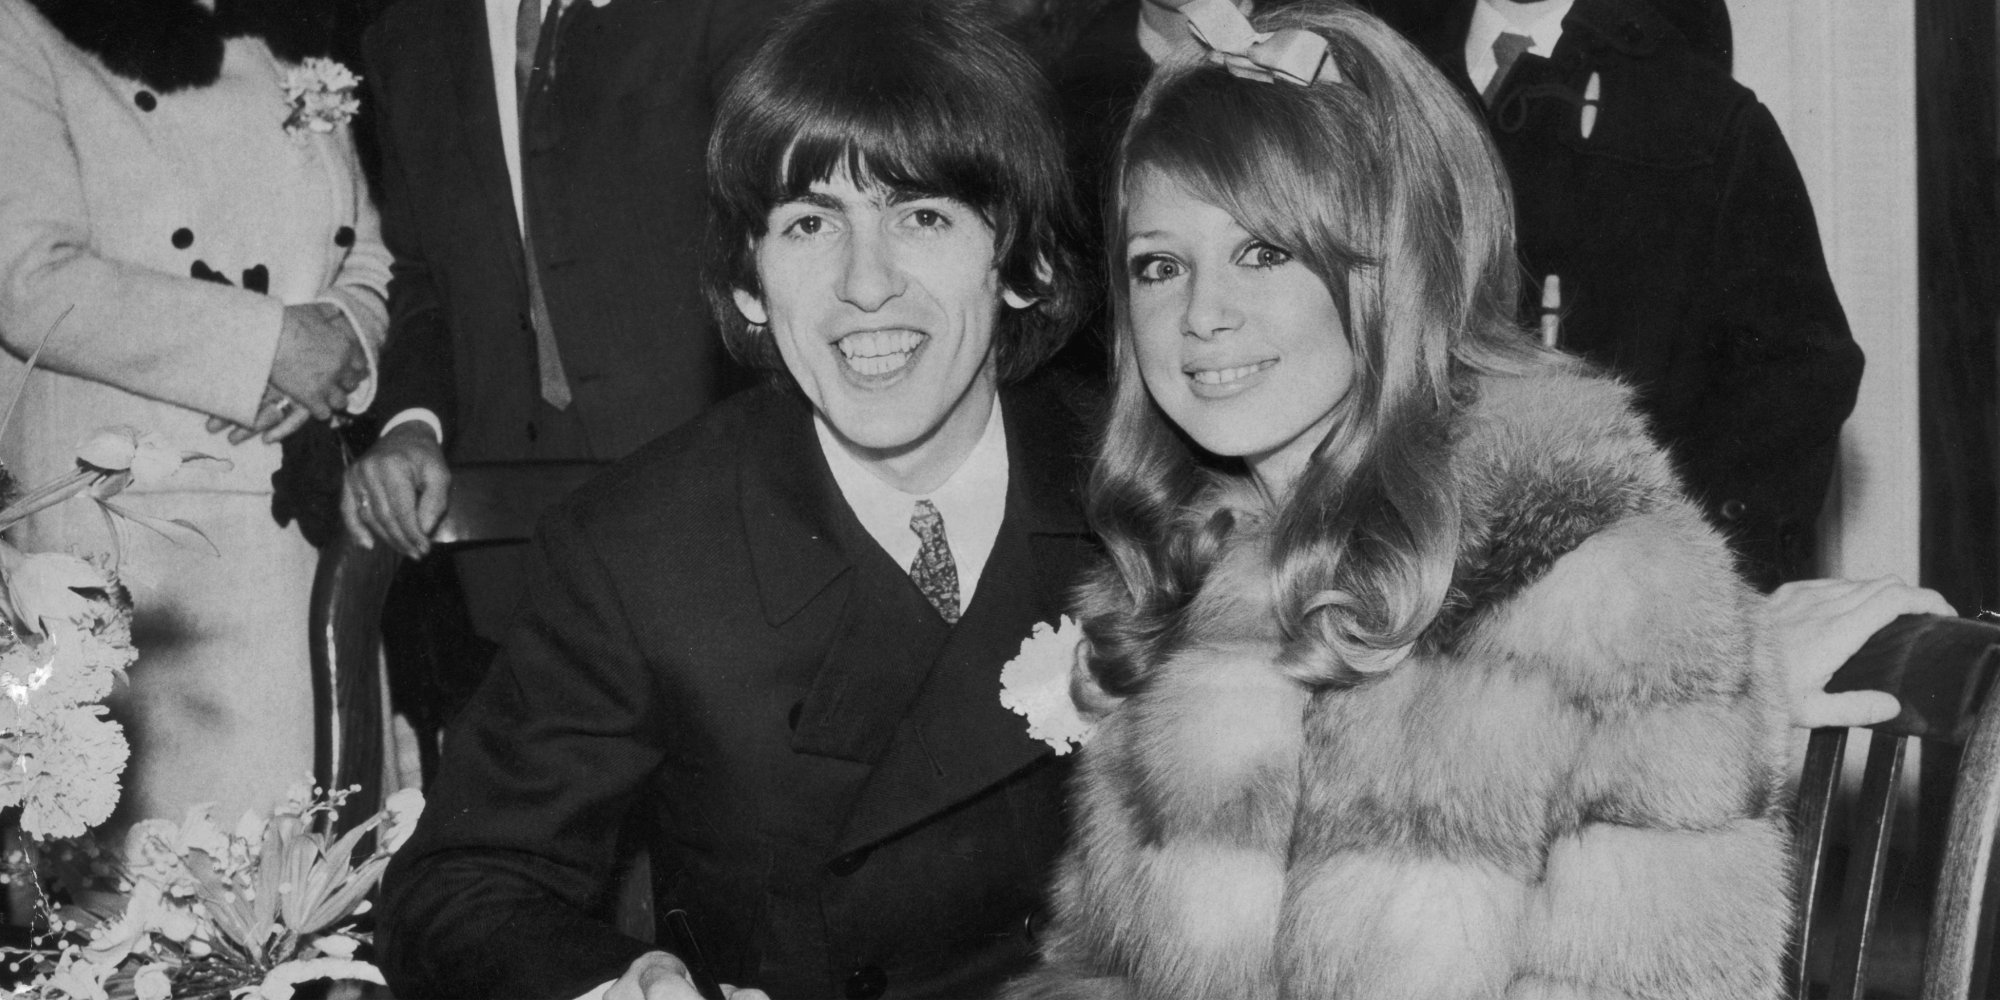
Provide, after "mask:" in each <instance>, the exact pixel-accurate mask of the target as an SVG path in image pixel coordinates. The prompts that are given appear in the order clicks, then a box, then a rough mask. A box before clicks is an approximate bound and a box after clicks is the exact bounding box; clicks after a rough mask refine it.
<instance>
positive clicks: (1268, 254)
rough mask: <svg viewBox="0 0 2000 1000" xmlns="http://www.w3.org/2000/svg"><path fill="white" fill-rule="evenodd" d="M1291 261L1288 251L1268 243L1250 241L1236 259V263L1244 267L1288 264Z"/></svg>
mask: <svg viewBox="0 0 2000 1000" xmlns="http://www.w3.org/2000/svg"><path fill="white" fill-rule="evenodd" d="M1291 261H1292V255H1291V254H1290V253H1288V252H1286V251H1284V250H1280V249H1278V248H1277V247H1274V246H1272V245H1270V244H1269V243H1252V244H1250V245H1249V246H1247V247H1244V248H1243V253H1242V255H1241V256H1239V257H1237V259H1236V262H1237V263H1238V264H1241V265H1243V266H1245V267H1277V266H1279V265H1281V264H1289V263H1291Z"/></svg>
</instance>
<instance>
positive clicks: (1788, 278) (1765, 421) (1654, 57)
mask: <svg viewBox="0 0 2000 1000" xmlns="http://www.w3.org/2000/svg"><path fill="white" fill-rule="evenodd" d="M1473 2H1474V0H1458V2H1456V3H1454V4H1453V5H1452V7H1451V8H1450V10H1449V12H1448V15H1447V16H1446V17H1444V18H1442V19H1440V20H1438V21H1436V22H1434V23H1433V24H1432V25H1431V26H1430V32H1429V34H1428V35H1425V36H1422V37H1420V38H1419V39H1418V41H1419V43H1420V45H1421V46H1422V47H1423V48H1425V49H1426V50H1427V51H1428V52H1429V53H1430V54H1431V57H1432V58H1433V59H1434V60H1435V61H1436V62H1437V63H1438V65H1439V66H1441V67H1443V68H1444V70H1445V72H1446V74H1447V75H1448V76H1450V77H1451V78H1452V79H1453V80H1454V81H1455V82H1457V83H1458V85H1459V86H1460V87H1461V88H1463V89H1464V90H1465V93H1466V95H1467V99H1468V100H1469V101H1471V102H1472V103H1473V104H1474V105H1475V106H1480V105H1479V101H1478V97H1477V95H1476V93H1475V92H1474V91H1473V89H1472V84H1471V81H1470V79H1469V78H1468V76H1467V73H1466V69H1465V37H1466V32H1467V30H1468V26H1469V24H1470V23H1471V17H1472V4H1473ZM1697 21H1700V19H1697ZM1702 23H1706V22H1702ZM1703 38H1704V42H1703V44H1702V45H1700V46H1696V45H1690V44H1689V42H1688V41H1687V40H1686V38H1685V36H1684V35H1683V34H1682V32H1681V31H1679V30H1677V29H1676V28H1675V26H1674V25H1673V23H1672V22H1670V21H1669V20H1668V19H1667V18H1665V17H1663V16H1662V15H1661V14H1660V13H1658V12H1657V11H1656V10H1654V8H1653V7H1652V6H1651V5H1650V4H1648V3H1647V2H1646V0H1576V4H1575V6H1574V7H1572V8H1571V9H1570V12H1569V15H1568V16H1567V17H1566V18H1565V19H1564V21H1563V37H1562V41H1561V42H1559V43H1558V44H1557V45H1556V49H1555V51H1554V52H1553V53H1551V54H1550V57H1549V58H1546V59H1544V58H1542V57H1540V56H1536V55H1532V54H1528V55H1523V56H1522V57H1521V58H1520V60H1519V61H1518V62H1517V63H1516V64H1515V67H1514V70H1513V72H1512V73H1510V74H1509V75H1508V77H1507V79H1506V81H1505V82H1504V83H1503V84H1502V86H1501V89H1500V92H1499V94H1498V95H1497V96H1496V99H1495V100H1494V102H1493V105H1492V107H1491V108H1490V109H1484V110H1485V116H1486V120H1487V122H1488V123H1489V124H1490V125H1491V126H1492V135H1493V140H1494V143H1495V145H1496V146H1497V147H1498V149H1499V152H1500V158H1501V160H1502V161H1503V162H1504V163H1505V164H1506V166H1507V172H1508V174H1509V176H1510V177H1511V178H1512V179H1513V186H1514V197H1515V208H1516V212H1517V215H1518V218H1519V226H1520V250H1521V257H1522V260H1523V262H1524V264H1525V265H1526V268H1527V275H1526V276H1527V278H1528V279H1529V280H1528V281H1527V283H1526V284H1527V288H1526V289H1525V291H1526V295H1524V297H1523V303H1522V310H1523V315H1524V317H1525V318H1526V319H1527V321H1528V322H1529V323H1530V324H1531V325H1532V324H1534V322H1535V319H1536V317H1537V313H1538V311H1539V308H1540V302H1539V300H1540V286H1541V282H1542V279H1543V277H1544V276H1546V275H1549V274H1556V275H1560V276H1561V279H1562V280H1561V287H1562V339H1561V343H1560V346H1561V347H1562V348H1563V349H1564V350H1567V351H1570V352H1572V353H1576V354H1581V355H1583V356H1584V357H1587V358H1590V359H1592V360H1594V361H1597V362H1599V363H1601V364H1603V365H1605V366H1606V367H1608V368H1609V369H1611V371H1613V372H1614V373H1616V374H1618V375H1620V376H1622V377H1624V378H1625V379H1627V380H1628V381H1630V382H1632V383H1633V384H1634V385H1636V386H1637V387H1638V388H1639V391H1640V405H1641V407H1642V408H1643V409H1644V410H1645V412H1646V413H1647V415H1648V416H1649V417H1650V418H1651V420H1652V422H1653V429H1654V431H1655V433H1656V434H1657V435H1658V436H1659V437H1660V439H1661V440H1662V442H1663V443H1665V444H1666V445H1667V446H1668V448H1669V449H1670V450H1671V452H1672V454H1673V456H1674V458H1675V460H1676V462H1677V464H1678V465H1679V467H1680V469H1681V472H1682V474H1683V476H1684V477H1685V478H1686V481H1687V483H1688V486H1689V488H1690V490H1691V492H1692V493H1693V494H1694V495H1695V496H1696V497H1698V498H1699V499H1700V500H1701V501H1702V503H1703V505H1704V507H1705V508H1706V509H1707V511H1708V512H1709V514H1710V516H1711V518H1712V519H1713V520H1714V521H1715V522H1716V523H1717V524H1718V526H1719V527H1721V528H1722V529H1723V530H1724V531H1725V532H1727V533H1728V534H1729V535H1730V537H1731V541H1732V543H1733V544H1734V545H1735V547H1736V550H1737V552H1738V553H1739V555H1740V556H1741V557H1742V561H1743V564H1744V568H1745V569H1746V570H1747V571H1748V572H1749V575H1750V576H1751V578H1752V579H1753V580H1755V581H1756V582H1758V583H1759V584H1761V585H1763V586H1765V587H1769V586H1773V585H1775V584H1776V583H1778V582H1780V581H1782V580H1786V579H1796V578H1798V577H1800V576H1804V575H1810V574H1811V572H1812V569H1813V550H1814V541H1813V539H1814V525H1815V522H1816V521H1817V519H1818V517H1819V511H1820V506H1821V504H1822V502H1823V501H1824V498H1825V495H1826V489H1827V485H1828V481H1829V479H1830V476H1831V472H1832V468H1833V462H1834V456H1835V454H1836V451H1837V449H1838V445H1839V433H1840V426H1841V424H1842V423H1843V422H1845V421H1846V419H1847V415H1848V413H1849V412H1851V411H1852V410H1853V408H1854V397H1855V393H1856V391H1857V390H1858V389H1859V387H1860V383H1861V366H1862V358H1861V349H1860V348H1859V347H1857V346H1855V343H1854V339H1853V336H1852V334H1851V333H1850V332H1849V330H1848V326H1847V318H1846V315H1845V313H1844V312H1843V311H1842V310H1841V307H1840V300H1839V298H1838V297H1837V296H1836V295H1835V293H1834V289H1833V282H1832V279H1831V278H1830V277H1828V275H1827V270H1826V260H1825V257H1824V256H1823V254H1822V253H1821V250H1820V242H1819V229H1818V227H1817V225H1816V224H1815V223H1814V220H1813V211H1812V204H1811V202H1810V200H1809V199H1808V198H1807V195H1806V189H1805V183H1804V181H1803V180H1802V179H1801V178H1800V177H1799V172H1798V167H1797V166H1796V164H1794V162H1793V160H1792V154H1791V150H1790V149H1789V148H1788V147H1787V146H1786V145H1785V139H1784V136H1783V135H1782V134H1781V133H1780V132H1779V131H1778V125H1777V123H1776V122H1775V121H1774V120H1773V119H1772V118H1771V115H1770V112H1769V111H1767V110H1765V108H1764V106H1763V105H1762V104H1760V103H1758V101H1757V99H1756V97H1755V96H1754V95H1752V94H1751V93H1750V91H1749V90H1747V89H1745V88H1744V87H1743V86H1741V85H1740V84H1737V83H1736V82H1735V81H1734V80H1732V79H1730V77H1729V74H1728V72H1727V70H1726V69H1724V68H1723V67H1722V66H1721V65H1719V64H1718V63H1719V61H1720V60H1723V59H1726V58H1727V56H1726V46H1727V32H1726V30H1725V31H1722V32H1721V33H1719V34H1718V33H1717V32H1716V31H1714V30H1713V29H1712V27H1711V29H1710V30H1708V31H1707V32H1706V33H1705V34H1704V36H1703ZM1718 39H1720V42H1719V44H1720V45H1722V46H1723V47H1724V49H1723V51H1722V52H1721V53H1718V52H1716V51H1715V50H1714V49H1715V46H1716V45H1717V44H1718V41H1717V40H1718ZM1592 74H1597V75H1598V76H1599V77H1600V81H1601V88H1602V97H1601V102H1602V103H1601V104H1600V105H1599V107H1598V111H1597V122H1596V127H1595V129H1593V131H1592V132H1591V135H1590V136H1589V137H1588V138H1585V137H1584V136H1583V135H1582V133H1581V129H1580V127H1579V121H1580V118H1581V114H1582V111H1581V104H1582V100H1583V97H1582V95H1583V92H1584V90H1585V88H1586V87H1587V85H1588V82H1589V79H1590V77H1591V75H1592ZM1482 107H1483V106H1482Z"/></svg>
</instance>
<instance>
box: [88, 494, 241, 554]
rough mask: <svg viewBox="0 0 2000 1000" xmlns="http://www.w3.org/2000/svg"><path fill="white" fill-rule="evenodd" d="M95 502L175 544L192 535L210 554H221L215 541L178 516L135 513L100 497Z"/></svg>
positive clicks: (181, 543)
mask: <svg viewBox="0 0 2000 1000" xmlns="http://www.w3.org/2000/svg"><path fill="white" fill-rule="evenodd" d="M97 502H98V503H99V504H102V505H103V506H104V507H105V508H106V509H107V510H109V511H111V513H113V514H116V515H118V516H119V517H122V518H124V519H126V520H128V521H131V522H132V523H133V524H136V525H139V526H140V527H142V528H150V529H152V530H153V531H155V532H157V533H158V534H159V535H160V536H161V537H163V538H165V539H166V540H167V541H170V542H173V543H174V544H176V545H186V544H187V543H188V541H189V538H188V536H190V535H192V536H194V537H195V538H199V539H201V544H202V545H204V546H206V547H207V548H208V551H209V552H210V553H211V554H213V555H217V556H220V555H222V550H221V549H218V548H216V547H215V543H214V542H212V541H210V540H209V538H208V536H207V535H205V534H202V531H201V529H200V528H197V527H195V526H194V525H193V524H191V523H189V522H187V521H183V520H180V519H178V518H175V519H172V520H169V519H167V518H164V517H152V516H150V515H147V514H139V513H135V512H133V511H131V510H127V509H126V508H124V507H120V506H118V505H117V504H114V503H112V502H111V501H109V500H105V499H102V498H99V499H98V501H97Z"/></svg>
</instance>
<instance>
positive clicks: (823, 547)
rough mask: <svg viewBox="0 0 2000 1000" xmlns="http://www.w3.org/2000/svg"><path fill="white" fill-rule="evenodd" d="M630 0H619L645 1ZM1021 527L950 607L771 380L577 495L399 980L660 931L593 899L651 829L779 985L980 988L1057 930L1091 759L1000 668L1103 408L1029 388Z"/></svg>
mask: <svg viewBox="0 0 2000 1000" xmlns="http://www.w3.org/2000/svg"><path fill="white" fill-rule="evenodd" d="M620 2H622V0H620ZM1002 401H1003V402H1002V412H1003V413H1004V415H1005V418H1006V421H1007V437H1008V455H1009V461H1010V463H1011V465H1010V470H1011V471H1010V481H1009V486H1008V495H1007V500H1006V503H1007V508H1006V515H1005V519H1004V521H1003V524H1002V526H1001V529H1000V534H999V536H998V539H997V541H996V543H995V546H994V549H993V554H992V556H991V559H990V561H989V562H988V563H987V566H986V569H985V575H984V576H983V577H981V579H980V582H979V586H978V589H977V591H976V592H975V594H974V596H973V600H972V603H971V605H970V606H969V607H968V608H967V609H966V613H965V617H964V618H963V619H962V620H961V621H960V622H959V623H958V624H957V625H956V626H955V627H953V626H946V625H945V624H944V623H943V621H942V620H941V619H940V618H939V617H938V616H937V614H936V613H935V612H934V611H933V610H932V609H931V607H930V605H929V604H928V603H927V602H926V601H925V599H924V597H923V595H922V594H921V593H920V592H919V591H918V590H917V589H916V587H915V585H914V584H912V583H911V582H910V579H909V576H908V574H907V573H906V572H905V570H904V569H903V567H900V566H897V565H895V564H894V563H893V562H892V561H891V560H890V558H889V557H888V556H887V555H886V554H885V553H884V552H883V551H882V549H881V547H880V546H879V545H878V544H876V543H875V542H874V540H873V539H872V538H870V537H869V536H868V534H867V532H866V530H865V529H863V528H862V526H861V524H860V522H859V521H858V520H856V518H855V517H854V515H853V513H852V511H851V510H850V509H849V508H848V507H847V505H846V503H845V502H844V501H843V500H842V499H841V496H840V492H839V489H838V487H837V486H836V485H835V484H834V482H833V479H832V475H831V473H830V472H829V471H828V470H827V466H826V462H825V459H824V457H823V455H822V454H821V452H820V450H819V446H818V443H817V441H816V439H815V436H814V433H813V430H812V425H811V416H810V411H809V410H808V408H807V407H806V405H805V403H804V402H803V401H802V400H801V399H800V398H799V397H798V396H797V395H796V393H795V392H792V391H790V390H779V389H776V388H770V387H766V388H759V389H755V390H751V391H749V392H746V393H744V394H740V395H738V396H735V397H733V398H732V399H730V400H729V401H728V402H726V403H724V404H722V405H721V406H719V407H717V408H715V409H714V410H712V411H710V412H709V413H707V414H705V415H703V416H702V417H701V418H699V419H698V420H696V421H695V422H694V423H692V424H690V425H688V426H687V427H684V428H682V429H681V430H679V431H677V432H675V433H674V434H672V435H671V436H669V437H667V438H666V439H664V440H662V441H660V442H657V443H656V444H654V445H652V446H650V447H648V448H646V449H644V450H642V451H640V452H639V453H637V454H635V455H634V456H632V457H631V458H630V459H628V460H626V461H624V462H622V463H620V464H618V465H617V466H615V467H614V468H613V469H612V470H611V471H610V472H608V473H607V474H606V475H604V476H603V477H601V478H600V479H598V480H597V481H596V482H594V483H593V484H591V485H589V486H587V487H585V488H584V489H583V490H582V491H581V492H580V493H578V494H577V495H576V496H575V497H573V498H572V499H570V500H569V501H567V502H566V503H564V504H563V505H562V506H560V507H559V508H558V509H557V510H556V511H554V512H553V513H552V514H551V515H550V516H549V517H548V518H547V519H546V520H545V521H544V523H543V526H542V534H541V538H540V540H539V541H538V543H537V549H538V558H537V560H536V566H535V569H534V572H533V574H532V577H531V579H532V584H531V588H532V589H531V596H530V600H529V602H528V608H527V610H526V612H525V614H524V617H523V620H522V622H521V623H520V624H518V625H517V627H516V629H515V631H514V633H513V635H512V636H511V639H510V642H509V643H508V645H507V647H506V649H505V651H504V652H503V653H502V654H501V657H500V659H499V661H498V662H497V663H496V664H495V666H494V670H493V672H492V674H491V675H490V676H489V677H488V678H487V681H486V683H485V684H484V685H483V686H482V687H481V689H480V690H479V693H478V694H477V695H476V696H475V698H474V700H473V702H472V704H471V706H470V707H468V709H467V710H466V711H465V713H464V714H463V715H462V716H461V717H460V719H459V722H458V724H457V725H456V726H455V727H453V729H452V730H451V731H450V733H449V735H448V738H447V743H446V747H445V752H444V759H443V764H442V769H441V772H440V774H439V776H438V779H437V781H436V782H435V783H434V785H433V787H432V788H431V789H429V794H430V801H429V805H428V806H427V808H426V811H425V815H424V818H423V821H422V823H421V824H420V825H419V828H418V830H417V832H416V834H415V836H414V837H413V839H411V841H410V842H409V843H408V844H407V845H406V846H405V847H404V848H403V849H402V851H401V852H399V853H398V854H397V856H396V860H395V862H394V863H393V864H392V865H391V867H390V870H389V873H388V877H387V879H386V881H385V883H384V900H383V917H382V922H381V925H380V930H379V933H380V937H379V943H380V945H381V949H382V958H383V966H384V969H385V971H386V972H387V973H388V975H389V977H390V978H389V981H390V984H391V986H392V988H393V989H394V990H395V992H396V995H398V996H406V997H426V996H454V997H472V996H508V997H530V996H555V997H560V996H576V995H578V994H581V993H582V992H583V991H584V990H586V989H588V988H590V987H591V986H594V985H596V984H597V983H599V982H603V981H605V980H608V979H612V978H615V977H616V976H617V975H618V974H619V973H620V972H621V971H622V970H623V969H624V968H625V966H626V965H627V964H628V963H629V962H630V961H631V959H633V958H634V957H635V956H637V955H638V954H640V953H641V952H642V951H644V950H646V949H647V947H648V946H647V945H645V944H643V943H641V942H638V941H635V940H632V939H630V938H626V937H622V936H620V935H618V934H616V933H615V932H614V931H613V930H612V929H611V928H610V927H609V926H607V925H606V924H605V923H603V922H602V921H601V920H600V919H597V918H596V917H594V916H593V915H592V912H591V911H592V909H593V907H594V906H596V905H597V904H599V903H600V902H601V899H602V897H603V895H604V893H605V891H606V888H607V885H606V882H607V873H608V872H609V870H610V867H611V865H612V862H613V855H614V846H615V845H614V840H615V838H616V836H617V833H618V831H619V829H620V826H621V824H624V823H626V822H628V821H629V820H630V819H631V818H632V817H631V816H630V815H628V814H632V813H636V814H637V816H638V818H640V819H641V820H643V821H644V822H645V823H647V824H649V825H650V828H651V839H650V844H651V849H652V861H653V867H654V871H655V877H656V886H657V889H658V905H659V906H660V907H661V908H662V910H663V911H664V910H665V909H667V908H671V907H682V908H685V909H687V910H688V911H689V913H690V914H691V917H692V922H693V927H694V932H695V935H696V937H697V939H698V940H699V941H700V942H701V944H702V946H703V947H704V950H705V951H706V953H707V955H708V957H709V958H710V959H711V961H712V962H713V963H714V964H715V966H716V973H717V978H718V979H720V980H721V981H723V982H731V983H735V984H738V985H752V986H758V987H762V988H764V989H766V990H768V991H769V992H770V993H771V994H772V995H773V996H777V997H796V998H804V997H838V996H858V997H869V996H876V995H881V996H890V997H918V996H927V997H977V996H983V995H986V994H987V993H989V992H990V991H991V990H992V989H993V988H994V987H995V986H997V985H998V984H999V982H1000V981H1001V980H1002V979H1003V978H1004V977H1006V976H1007V975H1009V974H1012V973H1016V972H1019V971H1022V970H1023V969H1024V968H1025V966H1026V964H1027V963H1028V962H1029V960H1030V958H1031V955H1032V950H1033V946H1032V940H1031V932H1030V929H1029V927H1028V926H1027V925H1028V922H1029V921H1028V919H1027V918H1028V916H1029V915H1030V914H1031V913H1032V912H1033V910H1034V908H1035V907H1036V906H1037V904H1038V901H1039V900H1040V899H1041V897H1042V894H1043V891H1044V889H1045V883H1046V875H1047V869H1048V865H1049V863H1050V862H1051V860H1052V859H1053V858H1054V856H1055V854H1056V852H1057V850H1058V849H1059V847H1060V846H1061V844H1062V839H1063V823H1062V819H1061V795H1062V793H1061V785H1062V781H1063V777H1064V775H1065V774H1066V772H1067V768H1066V767H1065V766H1062V765H1063V764H1064V762H1065V761H1064V759H1058V758H1055V757H1053V756H1052V755H1051V753H1050V751H1049V750H1048V748H1047V747H1045V746H1043V745H1042V744H1040V743H1039V742H1036V741H1034V740H1030V739H1029V738H1028V737H1027V735H1026V728H1025V727H1026V723H1025V721H1024V720H1023V719H1022V718H1021V717H1020V716H1017V715H1014V714H1012V713H1011V712H1009V711H1007V710H1006V709H1003V708H1002V707H1001V706H1000V702H999V696H1000V685H999V672H1000V668H1001V666H1002V665H1004V664H1005V663H1006V662H1007V661H1008V660H1010V659H1012V658H1013V657H1014V656H1015V655H1016V654H1017V653H1018V651H1019V647H1020V644H1021V641H1022V640H1023V639H1024V638H1026V637H1027V636H1028V634H1029V632H1030V630H1031V629H1032V627H1033V625H1034V624H1035V623H1036V622H1043V621H1053V620H1055V618H1056V617H1057V615H1058V614H1059V613H1060V612H1061V609H1062V605H1063V601H1064V597H1065V595H1066V593H1067V590H1068V588H1069V585H1070V583H1071V582H1072V580H1073V579H1074V577H1075V576H1076V574H1077V572H1078V570H1079V569H1081V567H1082V566H1083V564H1084V563H1085V562H1086V561H1087V560H1088V559H1090V558H1092V556H1093V553H1094V552H1095V549H1094V547H1093V543H1092V541H1091V540H1090V538H1089V537H1088V536H1087V535H1086V534H1085V527H1084V522H1083V518H1082V514H1081V512H1080V508H1079V506H1078V497H1077V492H1078V484H1079V480H1080V470H1081V467H1082V466H1081V462H1082V457H1083V455H1084V454H1085V451H1086V449H1087V447H1088V445H1087V441H1086V438H1085V434H1084V432H1083V429H1082V428H1083V426H1084V422H1083V420H1082V419H1081V418H1080V416H1079V414H1078V412H1077V411H1076V409H1075V408H1074V407H1073V406H1072V405H1071V403H1070V402H1066V401H1065V398H1064V397H1062V396H1061V395H1060V394H1058V393H1055V392H1053V391H1051V390H1049V389H1047V388H1021V389H1010V390H1004V391H1003V393H1002Z"/></svg>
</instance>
